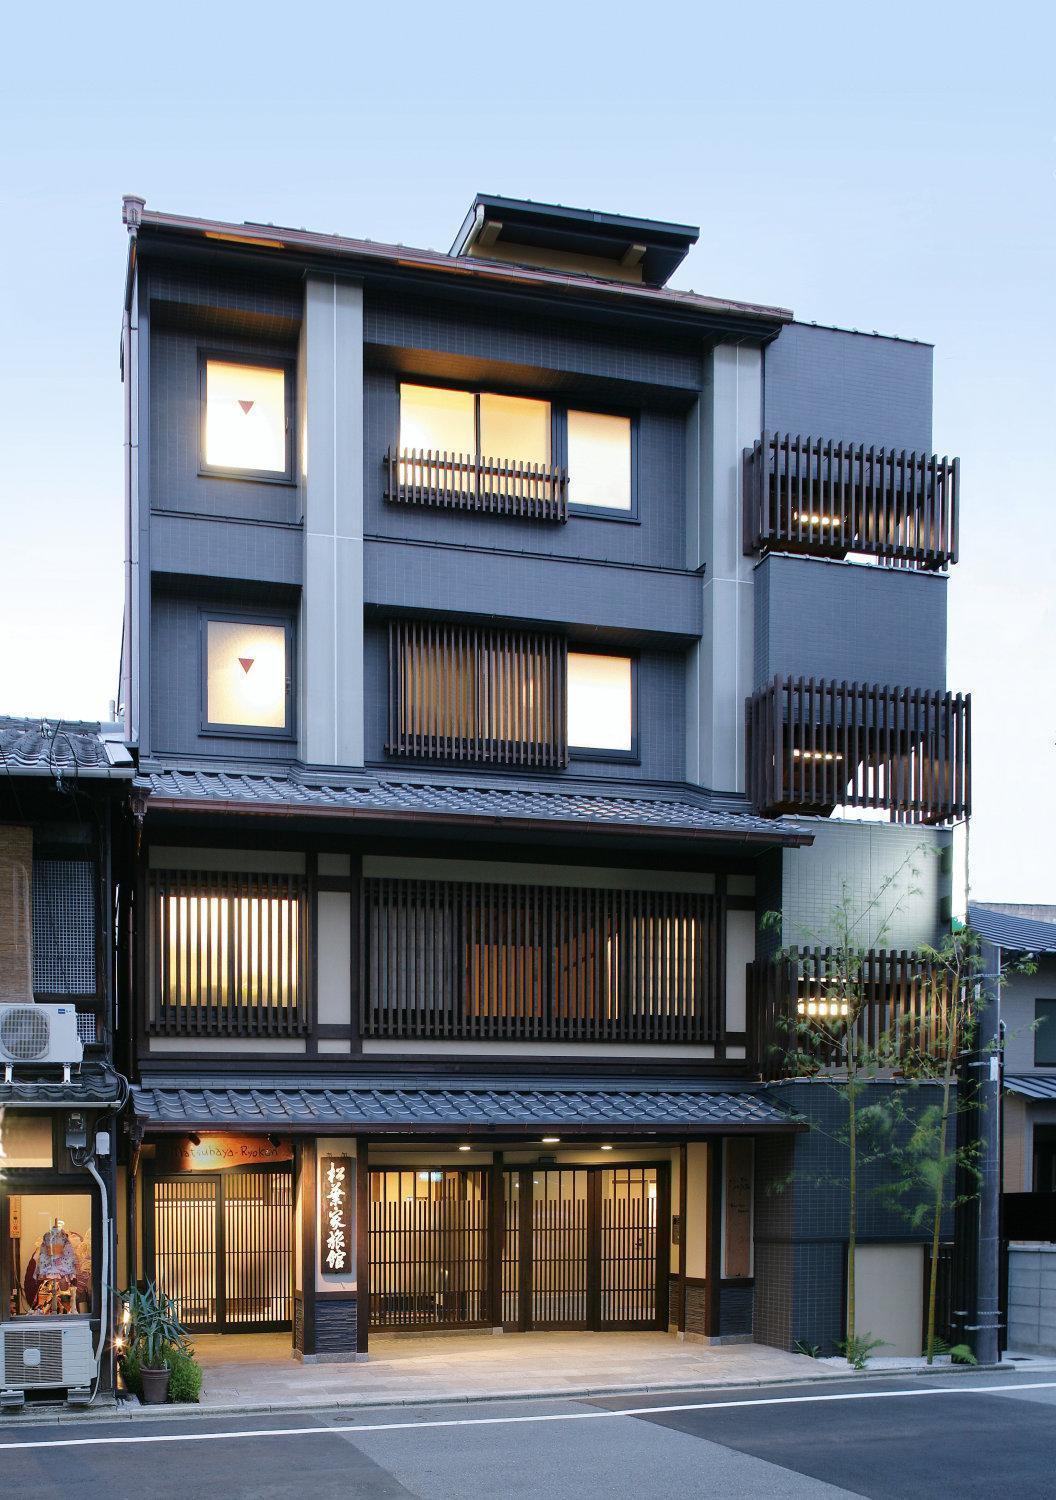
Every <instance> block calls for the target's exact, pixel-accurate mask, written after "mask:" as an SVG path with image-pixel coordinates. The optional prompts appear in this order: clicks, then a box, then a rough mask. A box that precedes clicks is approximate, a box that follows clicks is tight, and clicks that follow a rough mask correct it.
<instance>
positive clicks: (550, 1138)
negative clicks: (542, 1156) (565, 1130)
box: [543, 1135, 561, 1146]
mask: <svg viewBox="0 0 1056 1500" xmlns="http://www.w3.org/2000/svg"><path fill="white" fill-rule="evenodd" d="M560 1139H561V1137H560V1136H559V1135H544V1136H543V1145H544V1146H556V1145H557V1143H558V1141H560Z"/></svg>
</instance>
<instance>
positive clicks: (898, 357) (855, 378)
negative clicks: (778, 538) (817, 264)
mask: <svg viewBox="0 0 1056 1500" xmlns="http://www.w3.org/2000/svg"><path fill="white" fill-rule="evenodd" d="M931 376H932V349H931V346H930V345H929V344H913V343H909V342H905V341H903V340H901V339H890V338H878V337H876V336H874V335H870V334H858V333H846V332H844V331H843V330H841V329H835V328H815V327H813V326H812V325H810V324H806V323H791V324H788V325H787V326H786V327H785V328H783V329H782V330H781V332H780V334H779V335H778V336H777V338H776V339H775V340H774V342H773V343H772V344H769V345H768V346H767V348H766V349H765V350H764V351H763V426H764V427H765V428H766V429H767V430H768V431H770V432H791V433H799V434H802V435H803V436H808V435H809V436H812V437H824V438H830V437H831V438H838V439H843V440H845V441H846V440H850V441H853V442H856V443H867V444H868V443H875V444H876V446H877V447H888V448H910V449H916V450H918V451H919V450H925V451H929V452H930V450H931V388H932V380H931Z"/></svg>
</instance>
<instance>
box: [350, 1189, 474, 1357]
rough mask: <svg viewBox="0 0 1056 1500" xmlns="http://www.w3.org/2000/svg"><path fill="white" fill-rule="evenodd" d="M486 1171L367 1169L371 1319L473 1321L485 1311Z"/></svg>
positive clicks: (378, 1323)
mask: <svg viewBox="0 0 1056 1500" xmlns="http://www.w3.org/2000/svg"><path fill="white" fill-rule="evenodd" d="M487 1242H488V1197H487V1173H486V1172H483V1171H478V1170H468V1171H458V1170H454V1169H451V1168H442V1169H439V1170H435V1171H434V1170H426V1171H416V1170H414V1169H406V1168H398V1169H397V1168H393V1169H391V1170H383V1169H380V1168H379V1169H378V1170H375V1171H371V1174H370V1222H369V1230H368V1243H369V1251H370V1326H371V1327H372V1328H432V1327H438V1326H439V1327H449V1326H461V1327H479V1326H480V1325H481V1324H483V1323H486V1322H487V1317H488V1307H489V1303H488V1290H489V1287H488V1255H487V1249H488V1243H487Z"/></svg>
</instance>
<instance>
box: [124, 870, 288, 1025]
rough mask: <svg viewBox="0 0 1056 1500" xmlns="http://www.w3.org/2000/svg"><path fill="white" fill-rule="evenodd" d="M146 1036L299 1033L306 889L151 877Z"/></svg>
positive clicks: (271, 878)
mask: <svg viewBox="0 0 1056 1500" xmlns="http://www.w3.org/2000/svg"><path fill="white" fill-rule="evenodd" d="M150 895H151V906H152V912H153V930H154V954H153V961H152V966H151V994H150V1006H149V1012H148V1016H147V1029H148V1031H149V1032H151V1033H152V1034H153V1035H157V1036H186V1037H194V1036H303V1035H304V1034H305V1032H306V1031H307V1029H308V996H307V951H308V931H307V924H308V901H307V885H306V882H305V880H304V878H303V877H302V876H299V875H285V874H284V875H266V874H226V873H218V872H216V871H212V870H210V871H194V870H153V871H151V874H150Z"/></svg>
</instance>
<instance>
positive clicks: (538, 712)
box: [385, 620, 568, 768]
mask: <svg viewBox="0 0 1056 1500" xmlns="http://www.w3.org/2000/svg"><path fill="white" fill-rule="evenodd" d="M567 661H568V647H567V643H566V642H565V640H564V638H563V637H561V636H556V635H546V634H543V633H533V632H529V631H518V630H493V629H482V628H478V627H476V626H464V625H450V624H441V623H438V622H435V621H428V620H426V621H421V620H393V621H391V622H390V625H389V737H388V741H387V743H386V747H385V748H386V750H387V752H388V753H389V754H390V755H406V756H413V757H414V758H415V759H426V760H464V761H480V762H484V763H486V764H491V765H501V766H525V767H548V768H549V767H560V766H565V765H567V764H568V728H567V704H566V695H567V689H566V680H567Z"/></svg>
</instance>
